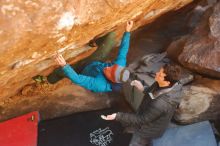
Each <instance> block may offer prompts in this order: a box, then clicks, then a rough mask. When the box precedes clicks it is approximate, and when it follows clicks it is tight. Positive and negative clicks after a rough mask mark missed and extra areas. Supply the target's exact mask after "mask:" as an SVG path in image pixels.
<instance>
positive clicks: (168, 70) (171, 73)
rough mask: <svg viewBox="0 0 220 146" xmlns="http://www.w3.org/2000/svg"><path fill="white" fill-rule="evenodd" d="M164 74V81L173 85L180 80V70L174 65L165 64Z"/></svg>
mask: <svg viewBox="0 0 220 146" xmlns="http://www.w3.org/2000/svg"><path fill="white" fill-rule="evenodd" d="M164 73H165V74H166V75H167V76H166V77H165V79H166V80H167V81H170V82H171V84H174V83H175V82H177V81H179V80H180V77H181V73H182V69H181V67H180V66H178V65H176V64H166V65H165V66H164Z"/></svg>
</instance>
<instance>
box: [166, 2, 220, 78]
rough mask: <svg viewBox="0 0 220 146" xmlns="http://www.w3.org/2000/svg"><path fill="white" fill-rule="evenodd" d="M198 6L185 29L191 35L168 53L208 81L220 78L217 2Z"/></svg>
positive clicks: (219, 14) (170, 47)
mask: <svg viewBox="0 0 220 146" xmlns="http://www.w3.org/2000/svg"><path fill="white" fill-rule="evenodd" d="M210 3H211V4H209V5H207V6H197V7H196V8H195V9H194V13H193V14H192V18H194V19H189V20H191V21H189V23H188V25H189V26H188V27H194V26H196V28H195V29H194V30H193V31H192V33H191V34H189V35H186V36H183V37H182V38H181V39H179V40H177V41H174V42H173V43H171V45H170V46H169V47H168V49H167V52H168V54H169V56H170V57H171V58H173V59H174V60H178V62H179V63H181V64H182V65H183V66H184V67H186V68H188V69H190V70H193V71H196V72H197V73H199V74H203V75H206V76H209V77H215V78H220V68H219V67H220V60H219V59H220V27H219V26H220V2H218V3H217V4H215V5H213V4H214V2H210Z"/></svg>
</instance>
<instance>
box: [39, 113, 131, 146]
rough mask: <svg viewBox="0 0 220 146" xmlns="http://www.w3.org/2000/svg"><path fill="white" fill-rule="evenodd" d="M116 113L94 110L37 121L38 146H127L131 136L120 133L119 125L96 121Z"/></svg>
mask: <svg viewBox="0 0 220 146" xmlns="http://www.w3.org/2000/svg"><path fill="white" fill-rule="evenodd" d="M117 111H118V110H114V109H104V110H96V111H89V112H82V113H77V114H73V115H69V116H65V117H62V118H57V119H52V120H47V121H41V122H40V123H39V139H38V146H127V145H128V144H129V141H130V138H131V135H130V134H125V133H123V127H122V126H121V124H120V123H118V122H116V121H105V120H103V119H101V117H100V115H102V114H104V115H107V114H110V113H113V112H117Z"/></svg>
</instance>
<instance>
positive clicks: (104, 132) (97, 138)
mask: <svg viewBox="0 0 220 146" xmlns="http://www.w3.org/2000/svg"><path fill="white" fill-rule="evenodd" d="M89 135H90V142H91V143H92V144H95V145H97V146H108V144H110V143H111V142H112V135H114V134H113V132H112V131H111V130H110V129H109V127H106V128H105V129H101V128H99V129H98V130H95V131H93V132H92V133H90V134H89Z"/></svg>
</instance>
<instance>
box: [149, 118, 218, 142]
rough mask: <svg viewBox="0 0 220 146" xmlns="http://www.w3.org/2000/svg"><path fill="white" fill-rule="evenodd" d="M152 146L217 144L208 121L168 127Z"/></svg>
mask: <svg viewBox="0 0 220 146" xmlns="http://www.w3.org/2000/svg"><path fill="white" fill-rule="evenodd" d="M153 146H217V142H216V140H215V136H214V133H213V131H212V127H211V124H210V123H209V122H208V121H204V122H200V123H195V124H192V125H186V126H177V127H175V128H169V129H167V130H166V132H165V133H164V134H163V136H162V137H161V138H159V139H155V140H154V141H153Z"/></svg>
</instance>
